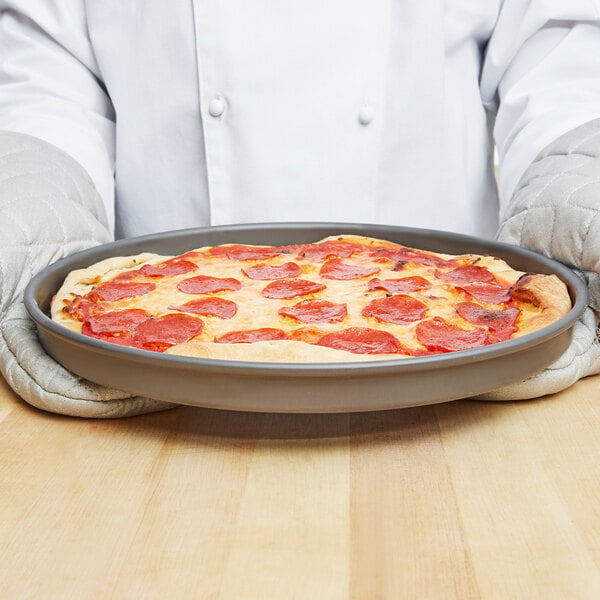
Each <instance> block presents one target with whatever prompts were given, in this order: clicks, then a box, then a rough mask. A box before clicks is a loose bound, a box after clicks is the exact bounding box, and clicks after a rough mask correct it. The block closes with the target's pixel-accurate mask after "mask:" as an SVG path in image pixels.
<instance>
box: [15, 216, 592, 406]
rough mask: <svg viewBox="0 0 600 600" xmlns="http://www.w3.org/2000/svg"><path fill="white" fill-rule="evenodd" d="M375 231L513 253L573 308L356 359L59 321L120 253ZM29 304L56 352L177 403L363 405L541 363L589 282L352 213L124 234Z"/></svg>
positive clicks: (38, 283)
mask: <svg viewBox="0 0 600 600" xmlns="http://www.w3.org/2000/svg"><path fill="white" fill-rule="evenodd" d="M342 233H346V234H355V235H365V236H370V237H375V238H382V239H386V240H390V241H392V242H397V243H400V244H404V245H406V246H412V247H416V248H421V249H424V250H431V251H434V252H441V253H447V254H463V253H477V254H490V255H494V256H497V257H499V258H503V259H504V260H506V261H507V262H508V263H509V264H510V265H511V266H512V267H513V268H515V269H517V270H520V271H526V272H537V273H545V274H550V273H554V274H556V275H557V276H558V277H559V278H560V279H562V280H563V281H564V282H565V284H566V285H567V286H568V289H569V293H570V295H571V298H572V300H573V309H572V310H571V311H570V312H569V313H568V314H567V315H566V316H564V317H563V318H561V319H560V320H559V321H557V322H555V323H553V324H552V325H549V326H547V327H545V328H544V329H541V330H539V331H536V332H533V333H530V334H527V335H524V336H522V337H520V338H517V339H514V340H508V341H505V342H501V343H498V344H493V345H490V346H485V347H482V348H476V349H472V350H464V351H460V352H452V353H447V354H439V355H434V356H425V357H415V358H400V359H394V360H381V361H368V362H352V363H307V364H305V363H303V364H290V363H261V362H244V361H228V360H215V359H201V358H190V357H183V356H181V357H180V356H173V355H165V354H159V353H156V352H150V351H146V350H138V349H135V348H127V347H123V346H118V345H116V344H111V343H108V342H103V341H101V340H96V339H93V338H89V337H87V336H84V335H81V334H79V333H75V332H73V331H70V330H68V329H66V328H65V327H62V326H60V325H58V324H57V323H55V322H53V321H52V320H51V319H50V318H49V316H48V314H49V305H50V300H51V298H52V296H53V295H54V294H55V293H56V291H57V290H58V288H59V287H60V285H61V284H62V281H63V280H64V278H65V277H66V275H67V274H68V273H69V272H70V271H72V270H74V269H80V268H84V267H87V266H89V265H91V264H93V263H95V262H98V261H100V260H103V259H105V258H108V257H111V256H124V255H131V254H138V253H140V252H156V253H158V254H171V255H174V254H180V253H183V252H185V251H187V250H190V249H193V248H198V247H201V246H207V245H217V244H224V243H242V244H265V245H286V244H298V243H306V242H314V241H317V240H319V239H321V238H323V237H326V236H329V235H338V234H342ZM25 304H26V307H27V310H28V311H29V314H30V315H31V317H32V319H33V320H34V321H35V323H36V325H37V328H38V333H39V338H40V340H41V343H42V344H43V346H44V347H45V349H46V350H47V352H48V353H49V354H50V355H51V356H53V357H54V359H55V360H57V361H58V362H59V363H61V364H62V365H63V366H64V367H66V368H67V369H69V370H70V371H72V372H73V373H76V374H77V375H80V376H81V377H84V378H86V379H89V380H91V381H94V382H96V383H99V384H102V385H106V386H111V387H114V388H117V389H121V390H124V391H127V392H131V393H133V394H137V395H142V396H148V397H151V398H156V399H159V400H166V401H169V402H174V403H178V404H186V405H193V406H204V407H211V408H220V409H230V410H244V411H263V412H298V413H307V412H308V413H325V412H355V411H369V410H383V409H394V408H402V407H411V406H419V405H424V404H434V403H438V402H445V401H449V400H455V399H458V398H467V397H470V396H475V395H477V394H481V393H484V392H487V391H490V390H492V389H494V388H496V387H500V386H503V385H506V384H509V383H512V382H515V381H520V380H523V379H525V378H526V377H528V376H530V375H533V374H535V373H536V372H539V371H541V370H542V369H543V368H544V367H546V366H548V365H549V364H550V363H551V362H553V361H554V360H555V359H557V358H558V357H559V356H560V355H561V354H562V353H563V352H564V351H565V350H566V348H567V347H568V345H569V343H570V340H571V334H572V327H573V324H574V323H575V321H576V320H577V319H578V318H579V316H580V315H581V314H582V312H583V311H584V309H585V307H586V304H587V290H586V286H585V284H584V282H583V281H582V280H581V279H580V278H579V277H578V276H577V275H575V274H574V273H573V272H572V271H571V270H570V269H568V268H567V267H565V266H564V265H562V264H560V263H558V262H556V261H554V260H550V259H548V258H546V257H543V256H541V255H538V254H536V253H533V252H530V251H527V250H524V249H521V248H517V247H514V246H510V245H506V244H501V243H498V242H493V241H489V240H483V239H479V238H474V237H470V236H464V235H459V234H455V233H448V232H440V231H432V230H424V229H414V228H406V227H391V226H383V225H361V224H348V223H276V224H273V223H271V224H245V225H233V226H219V227H208V228H198V229H185V230H179V231H173V232H168V233H161V234H155V235H150V236H144V237H139V238H132V239H127V240H120V241H117V242H113V243H110V244H105V245H103V246H98V247H95V248H91V249H89V250H85V251H83V252H79V253H77V254H74V255H72V256H69V257H67V258H65V259H63V260H60V261H58V262H57V263H55V264H53V265H51V266H50V267H48V268H47V269H45V270H44V271H43V272H42V273H40V274H39V275H37V276H36V277H35V278H34V279H33V280H32V281H31V283H30V284H29V286H28V287H27V290H26V292H25Z"/></svg>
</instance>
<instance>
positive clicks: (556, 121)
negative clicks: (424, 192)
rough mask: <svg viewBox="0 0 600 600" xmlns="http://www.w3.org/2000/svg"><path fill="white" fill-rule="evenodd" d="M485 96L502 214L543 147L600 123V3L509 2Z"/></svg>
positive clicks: (489, 50)
mask: <svg viewBox="0 0 600 600" xmlns="http://www.w3.org/2000/svg"><path fill="white" fill-rule="evenodd" d="M480 89H481V94H482V98H483V101H484V104H485V106H486V108H487V109H488V110H489V111H490V112H491V113H495V124H494V139H495V143H496V147H497V152H498V159H499V167H500V168H499V194H500V199H501V207H500V209H501V213H503V212H504V211H505V210H506V203H508V200H509V199H510V198H511V197H512V195H513V192H514V190H515V188H516V186H517V184H518V182H519V179H520V178H521V176H522V175H523V173H524V172H525V170H526V169H527V168H528V167H529V165H530V164H531V163H532V162H533V161H534V159H535V157H536V156H537V155H538V154H539V153H540V152H541V150H542V149H543V148H545V147H546V146H547V145H548V144H550V143H551V142H553V141H554V140H556V139H558V138H559V137H560V136H561V135H563V134H565V133H566V132H568V131H571V130H572V129H574V128H576V127H577V126H579V125H581V124H583V123H587V122H589V121H591V120H593V119H595V118H598V117H600V1H599V0H569V1H568V2H566V1H565V0H505V1H504V2H503V3H502V4H501V8H500V11H499V13H498V17H497V21H496V26H495V28H494V31H493V33H492V35H491V37H490V39H489V41H488V43H487V47H486V49H485V55H484V62H483V66H482V71H481V79H480Z"/></svg>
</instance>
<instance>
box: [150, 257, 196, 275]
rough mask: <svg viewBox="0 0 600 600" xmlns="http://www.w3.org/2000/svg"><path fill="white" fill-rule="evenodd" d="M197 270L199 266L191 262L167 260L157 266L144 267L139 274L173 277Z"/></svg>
mask: <svg viewBox="0 0 600 600" xmlns="http://www.w3.org/2000/svg"><path fill="white" fill-rule="evenodd" d="M197 268H198V266H197V265H196V264H195V263H193V262H190V261H189V260H167V261H165V262H162V263H158V264H156V265H144V266H143V267H142V268H141V269H139V270H138V273H139V274H140V275H145V276H146V277H171V276H173V275H182V274H183V273H189V272H190V271H195V270H196V269H197Z"/></svg>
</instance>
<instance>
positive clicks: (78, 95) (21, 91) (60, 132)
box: [0, 0, 115, 230]
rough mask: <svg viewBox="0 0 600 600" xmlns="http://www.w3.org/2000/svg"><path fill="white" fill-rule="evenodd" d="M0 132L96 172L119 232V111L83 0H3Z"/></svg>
mask: <svg viewBox="0 0 600 600" xmlns="http://www.w3.org/2000/svg"><path fill="white" fill-rule="evenodd" d="M0 130H7V131H14V132H19V133H25V134H29V135H32V136H35V137H38V138H41V139H43V140H45V141H46V142H49V143H51V144H53V145H54V146H57V147H58V148H60V149H61V150H63V151H64V152H66V153H67V154H69V155H71V157H73V158H74V159H75V160H76V161H77V162H78V163H79V164H80V165H82V166H83V167H84V168H85V170H86V171H87V172H88V174H89V176H90V177H91V179H92V181H93V183H94V185H95V187H96V189H97V191H98V192H99V194H100V196H101V198H102V201H103V203H104V206H105V209H106V215H107V219H108V222H109V227H110V229H111V230H113V229H114V206H113V204H114V175H113V172H114V136H115V116H114V109H113V106H112V104H111V101H110V99H109V97H108V94H107V92H106V89H105V87H104V85H103V83H102V81H101V77H100V72H99V68H98V65H97V63H96V59H95V57H94V52H93V49H92V46H91V44H90V40H89V38H88V35H87V27H86V14H85V2H84V1H83V0H27V1H26V2H24V1H23V0H0Z"/></svg>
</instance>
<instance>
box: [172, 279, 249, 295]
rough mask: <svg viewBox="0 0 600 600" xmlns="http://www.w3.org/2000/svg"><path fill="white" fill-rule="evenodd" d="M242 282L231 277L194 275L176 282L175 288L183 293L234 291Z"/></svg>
mask: <svg viewBox="0 0 600 600" xmlns="http://www.w3.org/2000/svg"><path fill="white" fill-rule="evenodd" d="M241 287H242V284H241V283H240V282H239V281H238V280H237V279H233V277H225V278H220V277H211V276H209V275H196V277H190V278H189V279H184V280H182V281H180V282H179V283H178V284H177V289H178V290H179V291H180V292H183V293H184V294H212V293H213V292H222V291H236V290H239V289H240V288H241Z"/></svg>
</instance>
